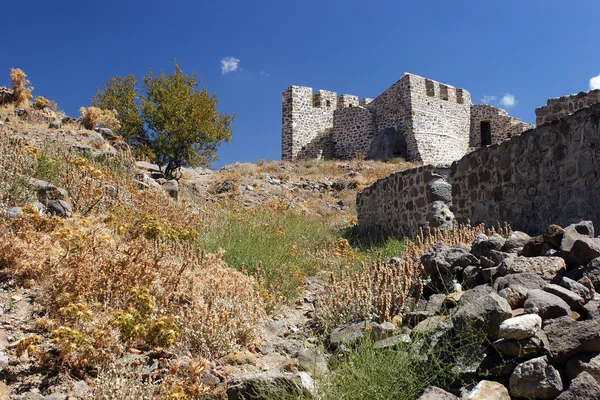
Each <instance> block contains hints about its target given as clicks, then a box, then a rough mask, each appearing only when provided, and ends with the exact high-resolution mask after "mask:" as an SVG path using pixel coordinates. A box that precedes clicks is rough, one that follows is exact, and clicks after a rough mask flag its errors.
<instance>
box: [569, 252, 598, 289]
mask: <svg viewBox="0 0 600 400" xmlns="http://www.w3.org/2000/svg"><path fill="white" fill-rule="evenodd" d="M567 277H569V278H571V279H574V280H576V281H577V282H579V283H582V282H580V281H581V279H582V278H588V279H589V280H590V281H591V282H592V284H593V285H594V289H595V290H596V291H599V290H600V257H598V258H594V259H593V260H592V261H590V262H589V263H587V264H586V265H585V266H584V267H580V268H576V269H572V270H570V271H569V272H567ZM582 284H583V283H582Z"/></svg>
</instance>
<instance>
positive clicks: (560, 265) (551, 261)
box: [498, 256, 565, 281]
mask: <svg viewBox="0 0 600 400" xmlns="http://www.w3.org/2000/svg"><path fill="white" fill-rule="evenodd" d="M564 268H565V261H564V260H563V259H562V258H560V257H523V256H519V257H513V258H507V259H506V260H504V261H502V263H500V265H499V266H498V274H499V275H500V276H504V275H508V274H519V273H532V274H537V275H539V276H541V277H542V278H544V279H546V280H548V281H550V280H552V279H554V277H555V276H556V275H557V274H558V273H559V272H560V271H562V270H564Z"/></svg>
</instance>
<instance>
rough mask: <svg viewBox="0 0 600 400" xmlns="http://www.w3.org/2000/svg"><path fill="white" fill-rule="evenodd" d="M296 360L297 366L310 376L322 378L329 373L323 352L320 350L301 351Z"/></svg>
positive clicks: (316, 348)
mask: <svg viewBox="0 0 600 400" xmlns="http://www.w3.org/2000/svg"><path fill="white" fill-rule="evenodd" d="M296 360H298V366H299V367H300V368H301V369H302V370H304V371H307V372H308V373H310V374H311V376H315V377H317V376H324V375H325V374H327V372H329V367H328V366H327V360H326V359H325V352H324V351H323V349H321V348H318V347H315V348H311V349H302V350H300V351H299V352H298V353H297V354H296Z"/></svg>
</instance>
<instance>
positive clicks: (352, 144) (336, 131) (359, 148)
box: [333, 107, 375, 159]
mask: <svg viewBox="0 0 600 400" xmlns="http://www.w3.org/2000/svg"><path fill="white" fill-rule="evenodd" d="M374 133H375V116H374V114H373V113H372V112H371V111H370V110H369V109H367V108H365V107H349V108H338V109H337V110H335V112H334V114H333V142H334V143H335V150H334V153H335V155H336V157H338V158H345V159H351V158H354V157H355V155H356V153H360V154H362V155H364V156H368V155H369V147H370V146H371V141H372V140H373V135H374Z"/></svg>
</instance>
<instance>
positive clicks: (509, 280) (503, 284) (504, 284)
mask: <svg viewBox="0 0 600 400" xmlns="http://www.w3.org/2000/svg"><path fill="white" fill-rule="evenodd" d="M547 284H548V282H546V281H545V280H544V279H543V278H542V277H541V276H539V275H537V274H532V273H520V274H509V275H506V276H503V277H500V278H497V279H496V281H495V282H494V288H495V289H496V291H497V292H498V295H499V296H500V297H502V298H504V299H506V300H507V301H508V303H509V304H510V306H511V307H512V308H519V307H522V306H523V303H524V302H525V298H526V297H527V292H528V291H530V290H532V289H541V288H543V287H544V286H546V285H547Z"/></svg>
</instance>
